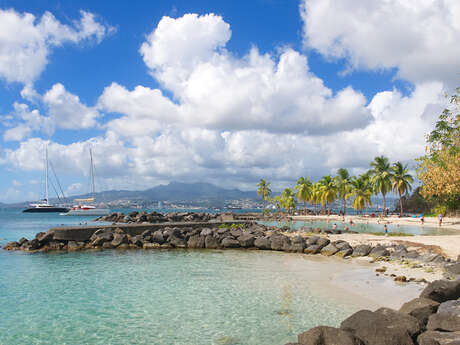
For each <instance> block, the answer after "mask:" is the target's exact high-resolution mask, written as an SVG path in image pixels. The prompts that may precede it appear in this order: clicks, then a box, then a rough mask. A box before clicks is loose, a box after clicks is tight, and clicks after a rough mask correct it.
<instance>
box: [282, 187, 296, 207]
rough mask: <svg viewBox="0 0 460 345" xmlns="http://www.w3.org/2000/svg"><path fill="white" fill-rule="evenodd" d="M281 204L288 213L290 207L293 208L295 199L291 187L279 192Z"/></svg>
mask: <svg viewBox="0 0 460 345" xmlns="http://www.w3.org/2000/svg"><path fill="white" fill-rule="evenodd" d="M281 205H282V207H283V208H285V209H286V210H287V211H288V213H291V208H295V205H296V200H295V199H294V192H293V191H292V189H291V188H286V189H285V190H283V193H281Z"/></svg>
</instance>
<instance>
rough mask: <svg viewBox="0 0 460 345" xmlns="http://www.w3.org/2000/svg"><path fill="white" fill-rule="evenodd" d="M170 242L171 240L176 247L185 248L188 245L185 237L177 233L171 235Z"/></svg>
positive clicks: (170, 242)
mask: <svg viewBox="0 0 460 345" xmlns="http://www.w3.org/2000/svg"><path fill="white" fill-rule="evenodd" d="M168 242H169V244H171V245H172V246H173V247H176V248H185V247H186V242H185V239H183V238H181V237H179V236H177V235H176V234H173V235H171V236H169V238H168Z"/></svg>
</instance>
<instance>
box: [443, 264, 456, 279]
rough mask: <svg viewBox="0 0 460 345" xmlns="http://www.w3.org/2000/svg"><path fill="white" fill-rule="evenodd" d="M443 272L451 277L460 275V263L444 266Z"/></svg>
mask: <svg viewBox="0 0 460 345" xmlns="http://www.w3.org/2000/svg"><path fill="white" fill-rule="evenodd" d="M444 270H445V271H446V272H447V273H449V274H451V275H455V276H458V275H460V262H456V263H454V264H452V265H446V266H444Z"/></svg>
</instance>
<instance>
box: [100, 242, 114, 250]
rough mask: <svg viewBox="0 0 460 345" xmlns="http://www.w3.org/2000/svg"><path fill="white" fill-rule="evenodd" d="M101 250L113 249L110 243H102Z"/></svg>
mask: <svg viewBox="0 0 460 345" xmlns="http://www.w3.org/2000/svg"><path fill="white" fill-rule="evenodd" d="M102 248H104V249H112V248H113V246H112V242H104V243H103V244H102Z"/></svg>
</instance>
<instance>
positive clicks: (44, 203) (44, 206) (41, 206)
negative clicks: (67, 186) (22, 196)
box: [22, 147, 69, 213]
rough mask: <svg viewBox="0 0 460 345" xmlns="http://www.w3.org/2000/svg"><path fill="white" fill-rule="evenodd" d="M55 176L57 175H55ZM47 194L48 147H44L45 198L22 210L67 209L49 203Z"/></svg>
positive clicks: (48, 210)
mask: <svg viewBox="0 0 460 345" xmlns="http://www.w3.org/2000/svg"><path fill="white" fill-rule="evenodd" d="M56 178H57V177H56ZM48 200H49V195H48V147H46V148H45V199H43V200H41V202H38V203H36V204H30V205H29V207H28V208H26V209H25V210H23V211H22V212H27V213H51V212H67V211H69V209H68V208H66V207H61V206H56V205H51V204H50V203H49V202H48Z"/></svg>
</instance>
